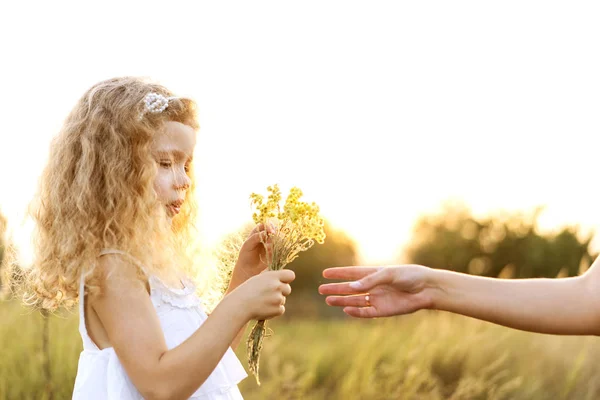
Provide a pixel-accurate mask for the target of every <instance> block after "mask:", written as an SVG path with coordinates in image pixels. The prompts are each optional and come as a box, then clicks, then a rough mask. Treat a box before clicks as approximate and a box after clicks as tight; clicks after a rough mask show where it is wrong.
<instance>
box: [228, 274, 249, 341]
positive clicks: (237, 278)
mask: <svg viewBox="0 0 600 400" xmlns="http://www.w3.org/2000/svg"><path fill="white" fill-rule="evenodd" d="M250 277H252V275H251V274H248V273H246V271H245V270H244V269H243V268H240V267H238V266H236V268H234V270H233V274H232V276H231V281H230V282H229V287H228V288H227V292H225V295H226V296H227V295H228V294H229V293H230V292H231V291H233V290H234V289H235V288H237V287H238V286H239V285H241V284H242V283H244V282H246V281H247V280H248V279H249V278H250ZM247 325H248V323H247V322H246V323H245V324H244V325H243V326H242V327H241V329H240V330H239V331H238V332H237V334H236V335H235V337H234V338H233V340H232V341H231V343H230V346H231V348H232V349H234V350H235V349H236V348H237V347H238V346H239V344H240V341H241V340H242V336H243V335H244V332H245V331H246V326H247Z"/></svg>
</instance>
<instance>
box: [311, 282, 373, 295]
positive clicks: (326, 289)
mask: <svg viewBox="0 0 600 400" xmlns="http://www.w3.org/2000/svg"><path fill="white" fill-rule="evenodd" d="M350 283H351V282H342V283H326V284H324V285H321V286H319V293H321V294H358V293H363V291H361V290H357V289H354V288H352V287H350Z"/></svg>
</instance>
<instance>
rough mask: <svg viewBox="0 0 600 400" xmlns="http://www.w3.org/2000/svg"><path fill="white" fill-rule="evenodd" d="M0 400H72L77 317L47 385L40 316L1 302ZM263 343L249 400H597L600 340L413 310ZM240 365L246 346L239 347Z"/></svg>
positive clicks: (57, 347)
mask: <svg viewBox="0 0 600 400" xmlns="http://www.w3.org/2000/svg"><path fill="white" fill-rule="evenodd" d="M0 321H2V324H1V325H0V349H1V356H0V399H48V398H49V394H50V392H52V394H53V398H54V399H69V398H70V397H71V390H72V387H73V381H74V378H75V374H76V371H77V360H78V356H79V352H80V350H81V339H80V337H79V334H78V332H77V316H76V315H66V316H62V317H56V316H53V317H50V318H49V320H48V322H49V329H50V331H49V332H50V367H51V368H50V372H51V378H52V381H51V384H50V386H46V383H45V382H44V374H43V368H42V365H43V362H44V354H43V352H42V326H43V318H42V317H41V315H39V313H33V314H32V313H30V312H28V311H27V310H25V309H23V308H21V307H20V306H19V305H17V304H16V303H14V302H4V303H0ZM270 327H271V328H273V330H274V334H273V336H271V337H268V338H267V339H265V346H264V349H263V353H262V357H261V368H260V372H261V382H262V385H261V386H260V387H259V386H257V385H256V383H255V381H254V378H253V377H252V376H250V377H249V378H248V379H246V380H244V381H243V382H242V383H241V385H240V389H241V391H242V393H243V394H244V397H245V398H246V399H248V400H253V399H272V398H278V399H316V400H318V399H453V400H459V399H474V400H477V399H528V400H535V399H577V400H586V399H590V400H591V399H597V398H600V367H599V364H600V363H599V360H600V339H598V338H594V337H558V336H549V335H536V334H530V333H525V332H519V331H515V330H510V329H506V328H502V327H499V326H494V325H491V324H487V323H483V322H480V321H475V320H471V319H468V318H463V317H459V316H454V315H449V314H443V313H434V312H420V313H418V314H416V315H413V316H406V317H400V318H391V319H382V320H376V321H359V320H349V319H345V318H340V319H331V320H307V319H294V318H288V319H280V320H277V321H273V322H272V323H270ZM237 354H238V356H239V357H240V359H241V360H242V362H243V363H244V364H246V355H245V348H244V346H240V348H239V349H237Z"/></svg>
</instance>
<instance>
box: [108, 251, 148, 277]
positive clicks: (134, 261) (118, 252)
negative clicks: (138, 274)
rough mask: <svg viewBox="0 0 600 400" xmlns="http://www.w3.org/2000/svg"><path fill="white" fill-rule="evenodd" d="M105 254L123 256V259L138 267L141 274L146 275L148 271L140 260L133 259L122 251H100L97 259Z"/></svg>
mask: <svg viewBox="0 0 600 400" xmlns="http://www.w3.org/2000/svg"><path fill="white" fill-rule="evenodd" d="M106 254H120V255H123V256H125V257H127V258H128V259H129V260H130V261H131V262H133V263H134V264H135V265H136V266H138V267H139V268H140V269H141V270H142V272H144V274H146V275H148V269H147V268H146V267H145V266H144V264H142V263H141V261H140V260H138V259H137V258H135V257H134V256H132V255H131V254H129V253H127V252H125V251H123V250H117V249H102V250H101V251H100V254H99V257H102V256H104V255H106Z"/></svg>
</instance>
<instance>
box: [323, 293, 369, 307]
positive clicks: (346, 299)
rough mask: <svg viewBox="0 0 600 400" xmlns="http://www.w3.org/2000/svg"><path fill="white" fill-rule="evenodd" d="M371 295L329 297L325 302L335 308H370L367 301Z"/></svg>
mask: <svg viewBox="0 0 600 400" xmlns="http://www.w3.org/2000/svg"><path fill="white" fill-rule="evenodd" d="M366 296H370V295H364V294H361V295H355V296H329V297H327V298H326V299H325V302H326V303H327V304H328V305H330V306H334V307H349V306H350V307H369V306H370V304H369V302H368V301H367V299H366Z"/></svg>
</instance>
